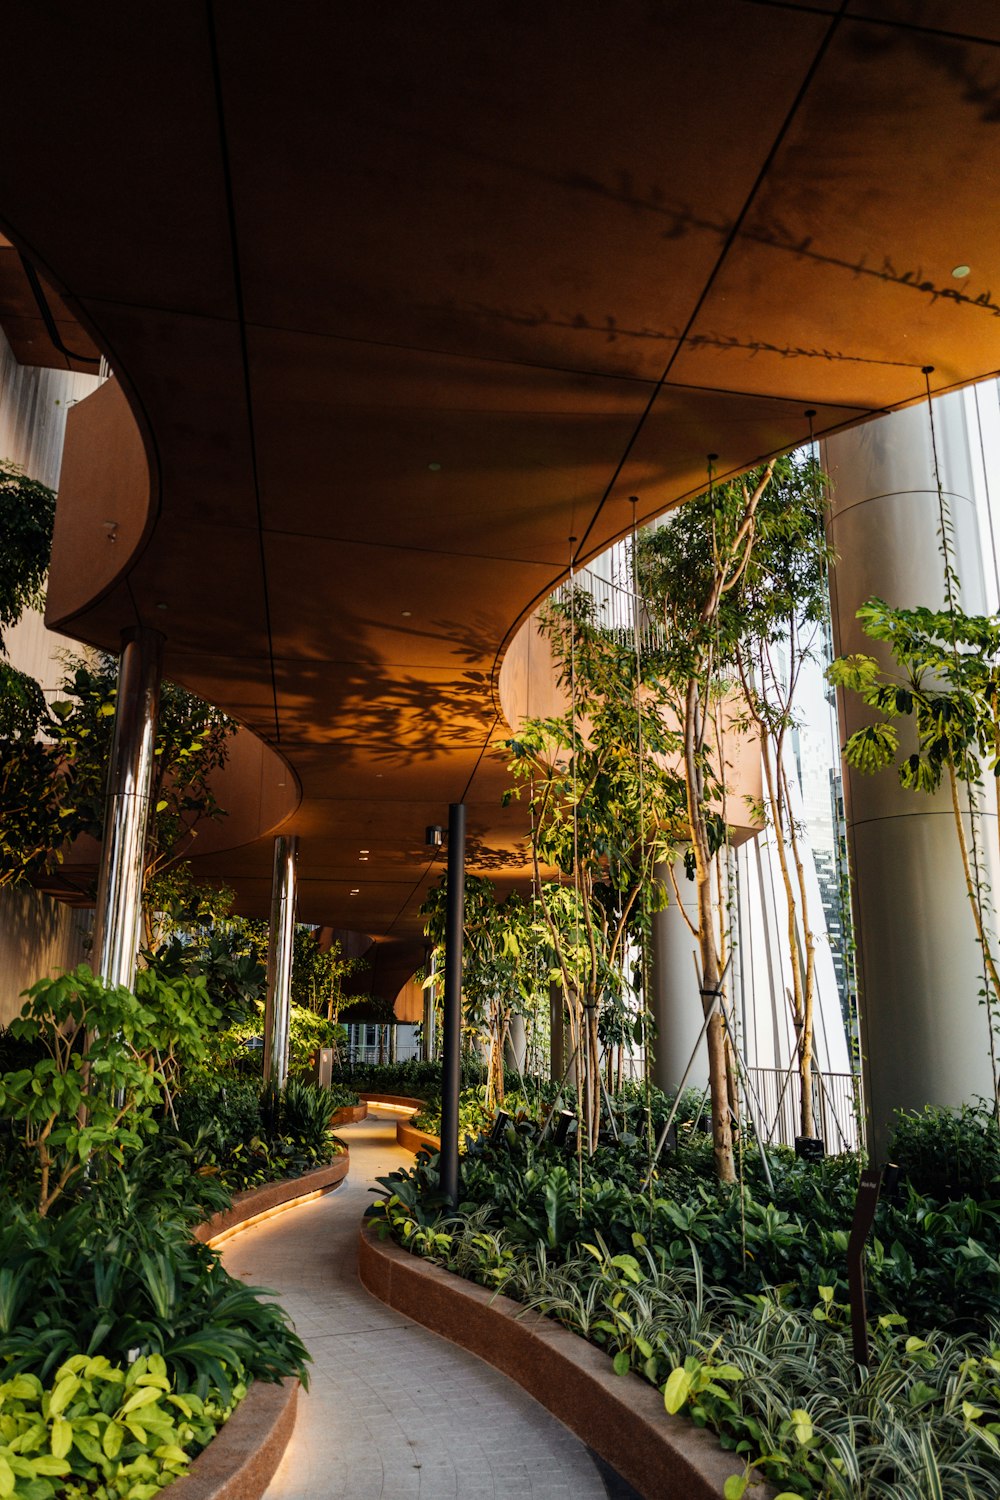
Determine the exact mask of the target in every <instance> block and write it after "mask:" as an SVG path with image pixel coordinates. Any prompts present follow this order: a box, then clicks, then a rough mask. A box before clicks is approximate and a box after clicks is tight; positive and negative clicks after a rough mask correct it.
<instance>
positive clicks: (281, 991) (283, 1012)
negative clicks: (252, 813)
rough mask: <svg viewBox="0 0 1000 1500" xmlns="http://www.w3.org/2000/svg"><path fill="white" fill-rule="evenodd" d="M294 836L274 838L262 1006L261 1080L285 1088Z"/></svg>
mask: <svg viewBox="0 0 1000 1500" xmlns="http://www.w3.org/2000/svg"><path fill="white" fill-rule="evenodd" d="M298 854H299V841H298V838H297V836H295V835H292V836H291V837H288V836H285V835H283V834H279V835H278V837H277V838H276V839H275V841H274V871H273V874H272V877H271V925H270V930H269V933H268V941H267V1002H266V1005H265V1007H264V1082H265V1083H273V1084H274V1086H275V1088H279V1089H281V1088H284V1086H285V1080H286V1079H287V1077H288V1026H289V1022H290V1020H291V1013H292V955H293V951H294V947H295V873H296V861H297V859H298Z"/></svg>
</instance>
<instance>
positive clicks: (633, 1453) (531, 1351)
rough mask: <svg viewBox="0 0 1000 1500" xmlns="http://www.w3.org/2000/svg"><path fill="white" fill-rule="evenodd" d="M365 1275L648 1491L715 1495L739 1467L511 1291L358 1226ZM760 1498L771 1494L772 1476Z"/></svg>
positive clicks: (700, 1497) (377, 1291) (637, 1382)
mask: <svg viewBox="0 0 1000 1500" xmlns="http://www.w3.org/2000/svg"><path fill="white" fill-rule="evenodd" d="M358 1272H359V1275H360V1277H361V1281H362V1284H363V1285H364V1286H365V1287H367V1289H368V1291H369V1292H371V1293H372V1295H373V1296H375V1297H378V1298H379V1299H380V1300H381V1301H382V1302H385V1303H387V1304H388V1306H390V1307H392V1308H395V1310H396V1311H397V1312H401V1313H404V1314H405V1315H406V1316H407V1317H409V1318H412V1319H413V1321H414V1322H415V1323H420V1324H422V1325H423V1326H424V1327H425V1328H429V1329H430V1330H431V1331H432V1332H433V1333H437V1334H440V1335H441V1336H442V1337H443V1338H446V1339H450V1340H451V1342H452V1343H454V1344H459V1345H460V1346H461V1347H462V1348H463V1349H467V1350H468V1351H469V1352H470V1353H472V1354H476V1355H478V1356H479V1358H480V1359H484V1360H485V1361H486V1362H487V1364H490V1365H492V1366H493V1367H494V1369H497V1370H499V1371H500V1372H501V1373H502V1374H504V1375H507V1376H509V1378H510V1379H511V1380H514V1381H516V1382H517V1384H518V1385H519V1386H521V1387H522V1389H523V1390H525V1391H527V1392H528V1394H529V1395H530V1396H533V1397H534V1398H535V1400H536V1401H538V1402H540V1404H541V1405H542V1406H544V1407H545V1408H546V1409H547V1410H548V1411H550V1412H551V1413H552V1415H553V1416H555V1417H558V1418H559V1420H560V1421H561V1422H563V1423H564V1424H565V1425H566V1426H567V1427H568V1428H569V1429H570V1430H571V1431H572V1432H575V1433H576V1435H577V1436H578V1437H579V1438H580V1439H581V1440H582V1441H583V1442H585V1443H586V1444H587V1445H588V1447H590V1448H593V1449H594V1451H595V1452H596V1453H598V1454H599V1455H600V1456H601V1458H603V1459H604V1461H605V1462H606V1463H608V1464H610V1465H611V1466H612V1468H613V1469H615V1470H616V1471H617V1472H618V1473H619V1474H620V1475H621V1476H622V1477H623V1478H624V1479H626V1480H627V1481H628V1483H629V1484H631V1485H632V1486H633V1487H634V1488H635V1489H636V1490H637V1491H638V1493H639V1494H640V1495H644V1496H646V1497H647V1500H718V1496H720V1495H721V1494H722V1488H723V1485H724V1484H725V1482H726V1480H727V1478H728V1477H729V1475H730V1474H736V1473H739V1472H740V1468H741V1463H740V1460H739V1459H738V1458H737V1457H736V1455H735V1454H727V1453H725V1452H724V1451H723V1450H722V1449H721V1448H720V1447H719V1446H718V1443H717V1442H716V1441H715V1439H714V1438H713V1437H712V1436H711V1435H710V1434H709V1433H707V1432H704V1431H702V1430H701V1429H699V1428H697V1427H694V1426H693V1425H692V1424H691V1423H689V1422H686V1421H685V1420H684V1419H683V1418H682V1417H671V1416H669V1415H668V1414H667V1412H665V1410H664V1407H663V1398H662V1396H661V1395H660V1393H659V1392H658V1391H657V1390H655V1389H654V1388H653V1387H652V1386H651V1385H648V1384H647V1383H646V1382H645V1381H644V1380H641V1379H640V1378H639V1376H638V1375H633V1374H629V1375H624V1376H622V1375H616V1374H615V1373H614V1371H613V1369H612V1367H611V1361H610V1359H609V1358H608V1356H607V1355H606V1354H604V1353H602V1352H601V1350H600V1349H597V1348H596V1347H595V1346H594V1345H593V1344H588V1343H587V1342H586V1340H585V1339H582V1338H580V1337H578V1335H577V1334H575V1333H571V1332H570V1331H569V1329H568V1328H561V1327H560V1326H559V1325H558V1324H556V1323H553V1322H552V1321H551V1320H550V1319H548V1318H544V1317H542V1315H541V1314H540V1313H534V1312H529V1311H526V1310H525V1309H524V1308H523V1307H521V1305H520V1304H519V1303H517V1302H514V1301H512V1300H511V1298H509V1297H504V1296H501V1295H499V1294H496V1293H493V1292H489V1291H487V1290H486V1289H485V1288H484V1287H480V1286H476V1285H475V1283H473V1282H470V1281H464V1280H463V1279H462V1278H461V1277H460V1276H456V1275H454V1274H453V1273H452V1272H450V1271H444V1270H442V1269H441V1267H440V1266H434V1265H431V1264H430V1263H429V1262H427V1261H425V1260H421V1259H420V1258H419V1257H418V1256H415V1255H410V1254H409V1253H408V1252H407V1251H405V1250H402V1249H400V1247H399V1246H398V1245H396V1244H394V1243H393V1242H392V1241H391V1240H380V1239H379V1238H378V1235H377V1233H376V1231H375V1229H374V1227H373V1226H372V1225H371V1224H364V1225H362V1228H361V1236H360V1243H359V1246H358ZM752 1493H753V1495H754V1497H755V1500H773V1496H774V1494H775V1493H776V1492H775V1490H774V1489H773V1488H772V1487H771V1486H770V1485H759V1486H755V1487H754V1489H753V1491H752Z"/></svg>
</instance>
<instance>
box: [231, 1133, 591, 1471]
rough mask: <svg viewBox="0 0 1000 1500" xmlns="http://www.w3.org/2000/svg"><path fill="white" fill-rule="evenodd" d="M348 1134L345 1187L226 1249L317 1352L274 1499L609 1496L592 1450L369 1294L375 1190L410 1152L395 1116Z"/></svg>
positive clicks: (512, 1388)
mask: <svg viewBox="0 0 1000 1500" xmlns="http://www.w3.org/2000/svg"><path fill="white" fill-rule="evenodd" d="M341 1133H342V1134H343V1136H344V1138H345V1140H347V1141H348V1142H349V1143H350V1148H351V1173H350V1177H349V1179H348V1181H347V1182H346V1183H345V1184H344V1186H343V1187H341V1188H338V1189H337V1190H336V1191H335V1192H333V1193H330V1194H328V1195H327V1197H325V1198H320V1199H317V1200H316V1201H315V1202H313V1203H309V1204H304V1205H303V1206H302V1207H301V1208H297V1209H292V1210H290V1211H289V1212H288V1213H285V1214H280V1215H279V1216H277V1217H276V1218H274V1219H271V1220H269V1221H267V1222H265V1223H262V1224H259V1225H257V1226H256V1227H254V1228H252V1229H247V1230H245V1231H244V1232H243V1233H242V1234H239V1235H237V1236H236V1237H235V1238H234V1239H232V1240H231V1241H229V1242H228V1243H227V1244H226V1245H224V1247H223V1253H224V1255H225V1260H226V1265H227V1267H228V1268H229V1270H230V1271H231V1272H232V1273H233V1275H236V1276H240V1277H242V1278H243V1279H244V1280H246V1281H249V1282H252V1283H253V1284H255V1285H258V1286H267V1287H272V1288H273V1289H274V1290H275V1291H276V1292H277V1293H278V1296H279V1299H280V1301H281V1303H282V1304H283V1306H284V1307H285V1308H286V1309H287V1310H288V1312H289V1313H290V1315H291V1317H292V1318H293V1319H294V1321H295V1326H296V1328H297V1329H298V1332H299V1334H300V1336H301V1337H302V1339H303V1340H304V1341H305V1343H306V1344H307V1345H308V1347H309V1351H310V1353H311V1354H312V1357H313V1365H312V1367H311V1373H310V1389H309V1393H308V1394H306V1393H305V1392H301V1393H300V1395H299V1406H298V1416H297V1419H296V1423H295V1431H294V1433H293V1435H292V1440H291V1443H290V1444H289V1446H288V1449H287V1450H286V1452H285V1456H284V1458H283V1459H282V1462H281V1465H280V1467H279V1469H278V1471H277V1473H276V1475H275V1477H274V1479H273V1480H272V1482H271V1485H270V1487H269V1488H268V1490H267V1495H266V1497H265V1500H411V1497H412V1500H415V1497H419V1500H607V1496H608V1493H609V1489H608V1488H606V1486H605V1483H604V1481H603V1480H602V1478H601V1475H600V1473H599V1472H598V1469H597V1467H596V1465H595V1463H594V1460H593V1458H592V1457H591V1455H590V1454H589V1453H588V1450H587V1449H586V1447H585V1446H584V1445H583V1444H582V1443H581V1442H580V1441H579V1439H578V1438H576V1437H575V1436H574V1435H573V1434H572V1433H570V1432H569V1431H568V1430H567V1429H566V1428H565V1427H563V1426H562V1424H561V1423H560V1422H558V1421H557V1420H556V1419H555V1418H554V1417H552V1416H550V1415H549V1413H548V1412H547V1411H545V1410H544V1409H543V1408H542V1407H541V1406H539V1405H538V1403H537V1402H536V1401H534V1400H533V1399H532V1398H531V1397H530V1396H528V1395H526V1394H525V1393H524V1392H523V1391H522V1390H521V1389H520V1387H519V1386H517V1385H515V1384H514V1383H513V1382H512V1381H510V1380H508V1379H507V1378H506V1376H503V1375H500V1374H499V1373H498V1372H497V1371H495V1370H494V1369H492V1368H491V1367H490V1366H489V1365H487V1364H485V1363H484V1362H483V1361H482V1360H480V1359H477V1358H476V1357H475V1356H474V1355H471V1354H467V1353H466V1352H465V1351H464V1350H462V1349H459V1348H457V1347H456V1346H455V1345H454V1344H449V1343H448V1342H447V1341H446V1340H444V1339H440V1338H438V1337H437V1336H436V1335H435V1334H432V1333H428V1332H427V1330H426V1329H424V1328H421V1327H420V1326H419V1325H418V1324H416V1323H413V1322H411V1320H410V1319H409V1318H404V1317H403V1316H402V1315H401V1314H399V1313H397V1312H394V1311H393V1310H392V1309H391V1308H388V1307H386V1306H385V1305H384V1304H383V1303H381V1302H379V1301H378V1300H377V1299H376V1298H374V1297H372V1296H371V1295H370V1294H369V1293H368V1292H366V1291H365V1289H364V1288H363V1287H362V1285H361V1283H360V1282H359V1281H358V1276H357V1248H356V1247H357V1237H358V1226H359V1222H360V1220H361V1216H362V1214H363V1213H364V1210H365V1207H366V1206H367V1204H368V1203H369V1202H370V1201H371V1194H370V1193H369V1191H368V1190H369V1188H370V1187H371V1186H373V1185H374V1183H375V1180H376V1178H377V1177H379V1176H381V1175H384V1174H385V1173H387V1172H390V1171H393V1170H394V1169H395V1168H396V1167H397V1166H399V1165H400V1164H402V1163H405V1162H409V1161H412V1157H411V1156H410V1155H409V1153H408V1152H405V1151H403V1150H401V1149H400V1147H398V1146H397V1145H396V1139H395V1122H394V1119H393V1120H389V1119H380V1118H372V1117H369V1119H367V1120H365V1121H363V1122H362V1123H361V1124H359V1125H351V1126H348V1127H346V1128H345V1129H343V1130H342V1132H341ZM611 1492H612V1493H616V1491H615V1489H614V1485H613V1482H612V1485H611Z"/></svg>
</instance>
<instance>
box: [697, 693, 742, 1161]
mask: <svg viewBox="0 0 1000 1500" xmlns="http://www.w3.org/2000/svg"><path fill="white" fill-rule="evenodd" d="M699 717H700V698H699V693H698V684H697V683H696V682H695V681H694V680H693V679H692V680H691V681H690V682H689V683H688V689H687V695H686V699H685V713H684V774H685V781H686V783H687V807H688V824H689V827H690V832H691V849H692V853H693V855H694V863H695V890H696V893H697V910H698V951H699V955H700V959H701V1002H702V1006H703V1008H704V1012H705V1014H706V1015H708V1013H709V1011H711V1010H712V1009H713V1007H714V1008H715V1013H714V1015H713V1016H712V1018H711V1020H710V1021H709V1023H708V1034H707V1043H708V1083H709V1090H710V1093H711V1100H712V1149H713V1152H714V1155H715V1170H716V1174H717V1176H718V1178H719V1181H720V1182H735V1181H736V1163H735V1160H734V1157H733V1132H732V1126H731V1124H730V1113H729V1094H730V1079H729V1065H728V1059H727V1056H726V1034H725V1029H724V1027H723V1022H722V1012H721V1008H720V1006H721V993H720V991H721V980H722V975H721V972H720V967H719V954H718V949H717V947H716V943H715V925H714V916H715V913H714V911H713V902H712V860H711V856H710V853H709V847H708V830H707V827H706V823H705V799H704V786H703V775H702V767H701V764H700V752H701V744H700V736H699V734H698V722H699ZM717 1002H718V1003H717Z"/></svg>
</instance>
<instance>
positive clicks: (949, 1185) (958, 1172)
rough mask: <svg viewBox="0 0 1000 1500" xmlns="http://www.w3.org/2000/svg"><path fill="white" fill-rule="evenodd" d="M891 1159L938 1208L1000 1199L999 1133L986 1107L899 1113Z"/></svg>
mask: <svg viewBox="0 0 1000 1500" xmlns="http://www.w3.org/2000/svg"><path fill="white" fill-rule="evenodd" d="M890 1155H891V1157H892V1160H893V1161H894V1162H896V1163H897V1164H898V1165H899V1166H900V1167H902V1169H903V1171H904V1172H905V1173H906V1176H907V1179H908V1181H909V1182H910V1184H911V1185H912V1186H913V1187H914V1188H915V1189H916V1191H917V1192H918V1193H921V1194H924V1195H926V1196H928V1197H931V1198H936V1199H937V1200H938V1202H941V1203H944V1202H948V1201H951V1200H954V1199H956V1198H974V1199H975V1200H977V1201H978V1202H983V1201H985V1200H989V1199H994V1198H1000V1127H998V1125H997V1121H996V1117H995V1116H994V1114H993V1112H992V1110H991V1109H989V1108H988V1107H987V1106H986V1105H985V1104H980V1105H971V1104H964V1105H963V1106H962V1108H961V1109H959V1110H950V1109H938V1108H936V1107H935V1106H933V1105H930V1104H928V1105H927V1106H926V1107H925V1108H924V1109H923V1110H922V1111H921V1112H920V1113H919V1114H917V1113H915V1112H914V1113H909V1112H900V1114H899V1115H897V1117H896V1122H895V1126H894V1128H893V1133H892V1145H891V1148H890Z"/></svg>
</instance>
